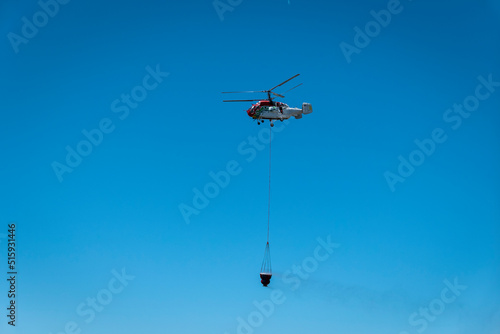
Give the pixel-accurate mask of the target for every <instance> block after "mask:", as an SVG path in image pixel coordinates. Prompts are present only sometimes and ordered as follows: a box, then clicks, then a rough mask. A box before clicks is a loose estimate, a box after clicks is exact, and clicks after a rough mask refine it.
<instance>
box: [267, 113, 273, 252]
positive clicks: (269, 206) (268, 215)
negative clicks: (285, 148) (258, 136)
mask: <svg viewBox="0 0 500 334" xmlns="http://www.w3.org/2000/svg"><path fill="white" fill-rule="evenodd" d="M269 124H272V123H271V122H269ZM272 134H273V133H272V128H271V125H270V126H269V193H268V201H267V243H268V244H269V220H270V217H271V142H272V138H271V136H272Z"/></svg>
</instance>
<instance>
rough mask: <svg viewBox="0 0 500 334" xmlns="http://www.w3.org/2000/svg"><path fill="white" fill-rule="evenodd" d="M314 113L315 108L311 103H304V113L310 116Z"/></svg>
mask: <svg viewBox="0 0 500 334" xmlns="http://www.w3.org/2000/svg"><path fill="white" fill-rule="evenodd" d="M312 112H313V108H312V106H311V104H310V103H306V102H304V103H302V113H304V114H310V113H312Z"/></svg>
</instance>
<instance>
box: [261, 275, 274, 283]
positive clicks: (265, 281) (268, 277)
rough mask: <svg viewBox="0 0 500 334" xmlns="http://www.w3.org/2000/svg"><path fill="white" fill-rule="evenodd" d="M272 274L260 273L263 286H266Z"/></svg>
mask: <svg viewBox="0 0 500 334" xmlns="http://www.w3.org/2000/svg"><path fill="white" fill-rule="evenodd" d="M272 276H273V274H270V273H260V282H261V283H262V285H263V286H267V285H268V284H269V283H271V277H272Z"/></svg>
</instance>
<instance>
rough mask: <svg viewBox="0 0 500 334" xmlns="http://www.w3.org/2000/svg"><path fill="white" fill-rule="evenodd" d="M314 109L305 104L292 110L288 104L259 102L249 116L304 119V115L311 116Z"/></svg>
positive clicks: (251, 108)
mask: <svg viewBox="0 0 500 334" xmlns="http://www.w3.org/2000/svg"><path fill="white" fill-rule="evenodd" d="M311 112H312V107H311V105H310V104H309V103H303V104H302V109H301V108H290V107H289V106H288V105H287V104H286V103H282V102H270V101H266V100H264V101H259V102H257V103H256V104H254V105H252V106H251V107H250V108H249V109H248V110H247V114H248V116H250V117H251V118H253V119H269V120H284V119H289V118H290V117H292V116H293V117H295V118H297V119H298V118H302V114H310V113H311Z"/></svg>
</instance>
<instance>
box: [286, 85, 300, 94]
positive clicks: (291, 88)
mask: <svg viewBox="0 0 500 334" xmlns="http://www.w3.org/2000/svg"><path fill="white" fill-rule="evenodd" d="M300 85H302V84H301V83H299V84H298V85H297V86H295V87H293V88H290V89H289V90H287V91H286V92H285V93H288V92H289V91H291V90H292V89H295V88H297V87H299V86H300ZM285 93H283V94H285Z"/></svg>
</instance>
